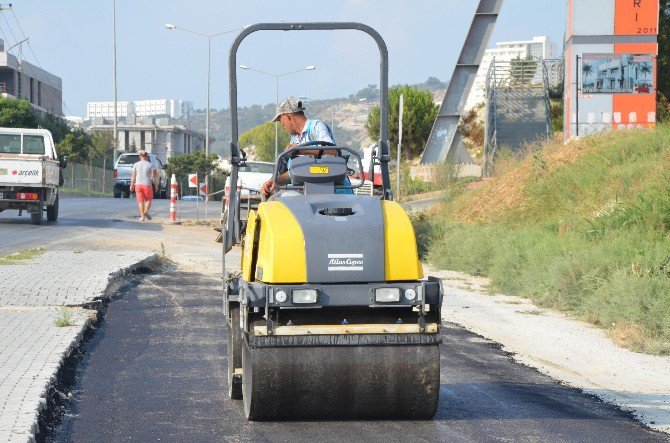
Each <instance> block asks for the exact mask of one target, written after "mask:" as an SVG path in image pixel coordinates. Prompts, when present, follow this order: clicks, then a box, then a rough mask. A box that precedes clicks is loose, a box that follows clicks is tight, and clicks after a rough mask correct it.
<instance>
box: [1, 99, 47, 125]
mask: <svg viewBox="0 0 670 443" xmlns="http://www.w3.org/2000/svg"><path fill="white" fill-rule="evenodd" d="M37 125H38V119H37V114H36V113H35V110H34V109H33V108H32V107H31V106H30V103H28V102H27V101H26V100H15V99H12V98H4V97H0V126H2V127H5V128H37Z"/></svg>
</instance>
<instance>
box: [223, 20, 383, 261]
mask: <svg viewBox="0 0 670 443" xmlns="http://www.w3.org/2000/svg"><path fill="white" fill-rule="evenodd" d="M332 30H357V31H362V32H365V33H366V34H368V35H369V36H370V37H372V38H373V39H374V41H375V42H376V43H377V46H378V47H379V110H380V113H379V120H380V121H379V141H378V144H377V146H378V150H379V152H378V154H377V155H373V160H372V162H371V163H372V164H371V166H370V174H374V165H375V164H379V165H380V166H381V171H382V185H383V188H384V196H383V198H384V199H386V200H392V199H393V193H392V191H391V178H390V176H389V167H388V163H389V161H390V160H391V158H390V156H389V147H388V115H389V102H388V49H387V48H386V43H385V42H384V39H383V38H382V37H381V35H379V33H378V32H377V31H376V30H374V29H373V28H372V27H370V26H368V25H364V24H362V23H356V22H322V23H321V22H317V23H257V24H255V25H249V26H247V27H245V28H244V29H243V30H242V31H241V32H240V34H239V35H238V36H237V38H235V40H234V41H233V43H232V45H231V47H230V55H229V56H228V82H229V87H230V122H231V142H230V163H231V171H230V183H231V186H230V195H229V197H228V198H229V201H235V198H234V197H236V196H235V194H236V193H237V187H236V186H235V185H234V184H235V183H237V170H238V169H239V167H240V165H242V164H244V162H245V161H246V155H245V154H244V152H243V151H241V150H240V147H239V144H238V143H239V140H238V137H239V133H238V129H239V128H238V117H237V50H238V48H239V47H240V44H241V43H242V41H243V40H244V39H245V38H247V37H248V36H249V35H250V34H251V33H254V32H256V31H332ZM233 223H234V221H233V217H228V220H227V226H226V229H225V235H224V236H223V250H224V255H225V251H226V250H228V249H229V248H230V247H232V245H233V235H232V234H233ZM224 271H225V270H224Z"/></svg>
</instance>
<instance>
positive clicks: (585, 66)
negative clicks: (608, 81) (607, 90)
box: [582, 63, 593, 78]
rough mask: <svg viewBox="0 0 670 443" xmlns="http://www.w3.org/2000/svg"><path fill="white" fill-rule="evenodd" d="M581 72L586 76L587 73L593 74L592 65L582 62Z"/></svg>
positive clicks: (587, 75)
mask: <svg viewBox="0 0 670 443" xmlns="http://www.w3.org/2000/svg"><path fill="white" fill-rule="evenodd" d="M582 74H584V77H586V78H588V77H589V75H591V74H593V66H591V65H590V64H588V63H584V64H583V65H582Z"/></svg>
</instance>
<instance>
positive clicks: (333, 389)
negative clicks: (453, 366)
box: [242, 341, 440, 421]
mask: <svg viewBox="0 0 670 443" xmlns="http://www.w3.org/2000/svg"><path fill="white" fill-rule="evenodd" d="M439 362H440V352H439V346H438V345H437V344H430V345H405V346H398V345H396V346H387V345H383V346H317V347H274V348H272V347H266V348H262V347H257V348H252V347H250V346H249V343H246V341H245V343H244V344H243V345H242V365H243V368H244V369H243V375H242V379H243V382H242V390H243V393H244V396H243V398H244V412H245V414H246V416H247V419H249V420H259V421H262V420H288V419H415V420H416V419H431V418H433V416H434V415H435V412H436V411H437V404H438V400H439V393H440V365H439Z"/></svg>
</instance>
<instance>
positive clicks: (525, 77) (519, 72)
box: [509, 55, 538, 84]
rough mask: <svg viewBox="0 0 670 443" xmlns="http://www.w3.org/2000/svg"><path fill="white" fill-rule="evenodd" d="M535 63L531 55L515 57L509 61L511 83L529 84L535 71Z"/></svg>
mask: <svg viewBox="0 0 670 443" xmlns="http://www.w3.org/2000/svg"><path fill="white" fill-rule="evenodd" d="M537 63H538V62H537V61H536V60H535V59H533V57H532V56H531V55H527V56H526V58H521V57H519V56H517V57H516V58H514V59H512V60H511V61H510V63H509V64H510V76H511V77H512V82H513V83H520V84H529V83H530V82H531V81H532V80H533V77H535V72H536V71H537Z"/></svg>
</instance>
